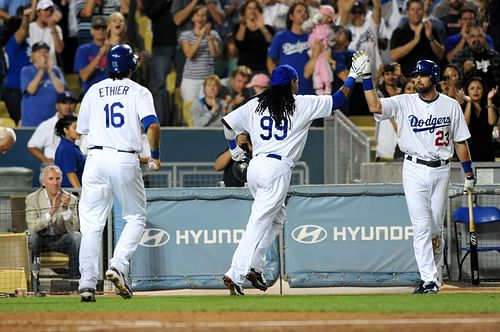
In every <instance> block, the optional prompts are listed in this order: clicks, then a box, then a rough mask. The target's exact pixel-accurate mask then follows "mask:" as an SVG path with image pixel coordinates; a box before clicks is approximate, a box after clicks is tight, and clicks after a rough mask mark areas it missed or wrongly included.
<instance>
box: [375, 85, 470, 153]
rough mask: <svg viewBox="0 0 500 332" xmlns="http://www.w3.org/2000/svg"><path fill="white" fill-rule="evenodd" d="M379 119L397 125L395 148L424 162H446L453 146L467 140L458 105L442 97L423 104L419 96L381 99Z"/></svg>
mask: <svg viewBox="0 0 500 332" xmlns="http://www.w3.org/2000/svg"><path fill="white" fill-rule="evenodd" d="M380 102H381V103H382V115H381V116H376V117H375V118H376V119H377V120H381V119H389V118H391V117H394V118H395V120H396V123H397V125H398V145H399V148H400V149H401V151H402V152H404V153H406V154H409V155H412V156H416V157H418V158H421V159H425V160H436V159H441V160H447V159H450V158H451V157H452V156H453V152H454V147H453V145H454V143H456V142H462V141H465V140H467V139H468V138H469V137H470V133H469V129H468V128H467V124H466V122H465V120H464V115H463V113H462V109H461V108H460V105H459V104H458V102H457V101H456V100H455V99H452V98H450V97H448V96H445V95H443V94H438V97H437V98H436V99H435V100H433V101H431V102H428V101H425V100H423V99H421V98H420V97H419V95H418V94H402V95H397V96H393V97H389V98H381V99H380Z"/></svg>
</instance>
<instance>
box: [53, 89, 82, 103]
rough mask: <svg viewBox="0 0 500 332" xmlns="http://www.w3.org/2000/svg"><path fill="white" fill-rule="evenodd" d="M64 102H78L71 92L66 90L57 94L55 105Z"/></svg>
mask: <svg viewBox="0 0 500 332" xmlns="http://www.w3.org/2000/svg"><path fill="white" fill-rule="evenodd" d="M66 101H71V102H74V103H76V102H77V101H78V100H77V99H76V97H75V95H74V94H73V92H71V91H69V90H66V91H64V92H63V93H58V94H57V101H56V102H57V103H64V102H66Z"/></svg>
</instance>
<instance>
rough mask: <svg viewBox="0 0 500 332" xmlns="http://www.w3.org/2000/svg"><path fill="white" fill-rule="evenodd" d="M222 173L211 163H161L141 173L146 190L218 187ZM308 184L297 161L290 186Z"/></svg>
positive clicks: (306, 169)
mask: <svg viewBox="0 0 500 332" xmlns="http://www.w3.org/2000/svg"><path fill="white" fill-rule="evenodd" d="M222 175H223V172H221V171H220V172H218V171H215V170H214V169H213V163H211V162H183V163H161V168H160V171H158V172H150V171H145V172H143V176H144V184H145V186H146V187H147V188H177V187H181V188H182V187H220V186H221V183H222ZM305 184H309V167H308V165H307V163H306V162H304V161H299V162H297V163H296V164H295V167H294V169H293V171H292V181H291V185H305Z"/></svg>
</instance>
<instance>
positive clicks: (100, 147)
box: [89, 145, 135, 153]
mask: <svg viewBox="0 0 500 332" xmlns="http://www.w3.org/2000/svg"><path fill="white" fill-rule="evenodd" d="M89 150H102V146H99V145H97V146H93V147H91V148H89ZM116 151H118V152H124V153H135V151H125V150H116Z"/></svg>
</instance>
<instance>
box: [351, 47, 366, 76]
mask: <svg viewBox="0 0 500 332" xmlns="http://www.w3.org/2000/svg"><path fill="white" fill-rule="evenodd" d="M366 61H368V56H367V55H366V53H365V51H362V50H361V51H357V52H356V53H354V55H353V56H352V65H351V70H350V71H349V76H350V77H353V78H354V79H357V78H358V77H360V76H361V75H362V74H363V68H364V65H365V63H366Z"/></svg>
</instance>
